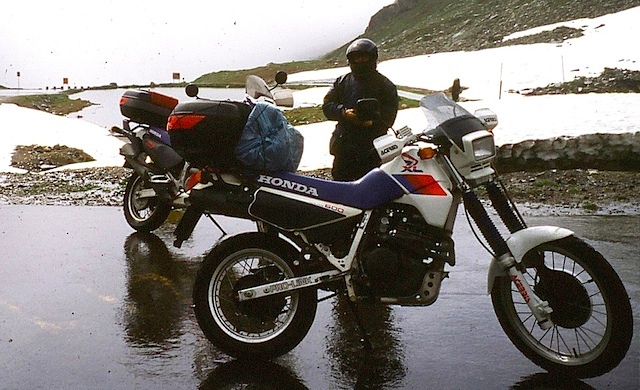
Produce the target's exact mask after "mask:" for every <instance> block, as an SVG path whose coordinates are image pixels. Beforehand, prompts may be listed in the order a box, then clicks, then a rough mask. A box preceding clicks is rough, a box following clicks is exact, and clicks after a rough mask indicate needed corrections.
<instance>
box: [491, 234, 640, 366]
mask: <svg viewBox="0 0 640 390" xmlns="http://www.w3.org/2000/svg"><path fill="white" fill-rule="evenodd" d="M523 264H525V266H526V272H525V273H524V274H525V278H526V279H527V280H528V282H529V283H530V284H531V286H532V287H533V289H534V291H535V292H536V294H537V295H538V296H540V298H542V299H543V300H546V301H548V302H549V305H550V306H551V308H552V309H553V313H552V314H551V319H552V321H553V323H554V325H553V327H552V328H550V329H548V330H542V329H540V327H539V326H538V324H537V323H536V320H535V318H534V317H533V315H532V314H531V311H530V310H529V307H528V306H527V304H526V303H525V302H524V300H523V299H522V296H521V295H520V293H518V291H517V289H516V287H515V286H514V285H513V284H512V283H511V281H510V279H509V278H508V277H500V278H498V279H497V280H496V282H495V284H494V287H493V291H492V292H491V299H492V302H493V306H494V310H495V313H496V316H497V317H498V320H499V321H500V325H501V326H502V328H503V329H504V331H505V333H506V334H507V336H508V337H509V339H510V340H511V341H512V342H513V344H515V346H516V347H517V348H518V349H519V350H520V351H521V352H522V353H523V354H524V355H525V356H526V357H527V358H529V359H530V360H531V361H532V362H534V363H535V364H537V365H538V366H540V367H542V368H544V369H546V370H547V371H549V372H553V373H558V374H562V375H567V376H571V377H575V378H590V377H595V376H599V375H602V374H604V373H606V372H609V371H611V370H612V369H613V368H615V367H616V366H617V365H618V364H619V363H620V361H621V360H622V359H623V358H624V356H625V355H626V353H627V350H628V349H629V345H630V343H631V339H632V335H633V316H632V313H631V304H630V302H629V297H628V295H627V292H626V290H625V288H624V285H623V284H622V281H621V280H620V278H619V277H618V275H617V274H616V272H615V271H614V270H613V268H612V267H611V265H610V264H609V263H608V262H607V261H606V260H605V259H604V257H603V256H602V255H601V254H600V253H598V252H597V251H596V250H595V249H593V247H591V246H590V245H589V244H587V243H585V242H584V241H582V240H580V239H578V238H576V237H573V236H571V237H567V238H563V239H561V240H558V241H553V242H550V243H545V244H542V245H540V246H538V247H536V248H534V249H532V250H531V251H529V252H528V253H527V254H526V255H525V257H524V260H523Z"/></svg>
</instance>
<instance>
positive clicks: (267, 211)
mask: <svg viewBox="0 0 640 390" xmlns="http://www.w3.org/2000/svg"><path fill="white" fill-rule="evenodd" d="M255 181H256V183H257V184H259V185H260V187H259V189H258V190H257V191H256V192H255V194H254V200H253V202H252V203H251V205H250V206H249V214H250V215H251V216H253V217H255V218H257V219H259V220H262V221H265V222H268V223H270V224H273V225H275V226H277V227H279V228H281V229H283V230H287V231H293V230H304V229H310V228H314V227H318V226H322V225H326V224H330V223H334V222H338V221H340V220H342V219H346V218H350V217H354V216H357V215H359V214H360V213H362V211H363V210H369V209H374V208H376V207H379V206H381V205H384V204H386V203H389V202H391V201H393V200H395V199H398V198H400V197H401V196H402V195H404V194H405V192H406V191H405V189H404V188H403V187H401V186H400V185H399V184H398V183H397V182H396V181H395V180H394V179H392V178H391V177H390V176H389V175H388V174H386V173H385V172H383V171H382V170H380V169H377V168H376V169H373V170H372V171H371V172H369V173H368V174H366V175H365V176H364V177H363V178H361V179H359V180H357V181H353V182H338V181H331V180H324V179H318V178H313V177H310V176H304V175H298V174H295V173H274V174H261V175H258V176H256V178H255Z"/></svg>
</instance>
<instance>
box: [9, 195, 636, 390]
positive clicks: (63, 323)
mask: <svg viewBox="0 0 640 390" xmlns="http://www.w3.org/2000/svg"><path fill="white" fill-rule="evenodd" d="M528 221H529V223H530V225H542V224H550V225H559V226H565V227H568V228H571V229H572V230H574V231H576V233H578V234H579V235H580V236H582V237H586V238H587V240H588V241H589V242H590V243H591V244H592V245H594V246H595V247H596V249H598V250H600V251H601V252H602V253H603V254H604V255H605V257H607V258H608V259H609V260H610V262H611V263H612V264H613V266H614V268H615V269H616V270H617V271H618V272H619V274H620V275H621V278H622V279H623V281H624V283H625V285H626V287H627V291H628V293H629V295H630V296H631V299H632V306H633V310H634V325H635V329H636V335H635V336H634V341H633V344H632V346H631V349H630V351H629V353H628V354H627V357H626V358H625V359H624V360H623V361H622V363H621V364H620V365H619V366H618V367H617V368H616V369H614V370H613V371H612V372H610V373H608V374H606V375H604V376H601V377H598V378H593V379H588V380H583V381H581V382H573V383H570V384H567V385H565V387H562V385H560V384H557V383H555V382H553V381H552V379H550V378H549V377H548V376H547V375H546V374H545V373H544V371H543V370H542V369H540V368H538V367H537V366H535V365H534V364H533V363H530V362H529V361H528V360H527V359H526V358H525V357H524V356H523V355H521V354H520V353H519V352H518V351H517V350H516V348H515V347H513V346H512V345H511V344H510V342H509V341H508V339H507V337H506V336H505V335H504V334H503V333H502V330H501V329H500V326H499V325H498V322H497V320H496V318H495V315H494V314H493V310H492V308H491V302H490V298H489V296H487V295H486V294H485V289H486V270H487V265H488V262H489V257H488V255H486V254H485V253H484V252H483V251H482V249H481V248H480V246H479V245H478V244H477V243H476V242H475V240H474V239H473V236H472V235H471V234H470V231H469V228H468V226H467V223H466V221H463V220H460V221H459V222H458V226H457V228H456V234H455V238H456V239H457V241H456V246H457V247H456V249H457V261H458V264H457V265H456V266H455V267H453V268H450V269H449V270H450V271H451V274H450V278H449V279H447V280H445V281H444V282H443V287H442V292H441V295H440V298H439V300H438V301H437V302H436V303H435V304H433V305H432V306H430V307H426V308H399V307H393V308H390V309H389V308H381V307H376V306H374V307H362V308H361V310H362V312H363V315H364V316H365V318H367V325H366V326H367V329H368V331H369V333H370V337H371V341H372V343H373V346H374V348H373V350H372V351H365V350H363V349H362V347H361V344H360V342H359V336H358V333H357V332H356V331H355V326H354V324H353V322H352V321H351V320H350V318H349V317H348V316H347V315H346V314H345V308H344V307H343V305H341V304H340V303H339V302H338V301H336V300H334V299H330V300H327V301H325V302H323V303H321V304H319V306H318V313H317V317H316V320H315V323H314V325H313V327H312V328H311V331H310V333H309V334H308V335H307V337H306V338H305V339H304V340H303V342H302V343H301V344H300V345H299V346H298V347H297V348H296V349H294V350H293V351H292V352H291V353H289V354H287V355H285V356H283V357H281V358H279V359H277V360H275V361H274V362H273V363H262V364H258V363H252V364H245V363H239V362H236V361H233V360H231V359H229V358H228V357H226V356H225V355H223V354H222V353H220V352H219V351H217V350H216V349H215V347H212V346H211V345H210V344H209V343H208V342H207V340H206V339H205V338H204V336H203V335H202V333H201V331H200V329H199V328H198V325H197V324H196V322H195V318H194V316H193V313H192V310H191V307H190V305H191V287H192V286H191V284H192V281H193V278H194V275H195V272H196V270H197V268H198V265H199V263H200V261H201V260H202V258H203V256H204V255H205V254H206V252H207V251H208V249H209V248H210V247H211V246H212V245H213V243H214V242H215V241H216V240H217V239H218V238H219V237H220V232H219V231H218V230H217V229H216V228H215V226H214V225H213V224H211V223H210V222H208V221H206V220H203V221H201V222H200V225H198V227H197V229H196V232H195V236H194V238H193V239H191V240H190V241H188V242H186V243H185V245H184V246H183V248H182V249H176V248H173V247H172V246H171V242H172V235H171V233H172V232H171V225H165V227H163V228H161V229H160V230H159V231H157V232H156V235H140V234H136V233H133V231H132V230H131V229H130V228H129V226H128V225H127V224H126V222H125V221H124V217H123V215H122V210H121V208H115V207H65V206H49V207H45V206H0V249H1V253H2V255H1V256H2V257H1V259H2V260H1V263H0V264H1V266H2V268H1V271H0V389H194V388H225V389H228V388H247V387H250V385H251V384H252V383H253V384H255V383H260V384H262V387H250V388H287V389H291V388H301V389H304V388H309V389H349V388H407V389H508V388H547V389H554V388H585V389H589V388H596V389H603V388H610V389H637V388H639V387H640V380H639V373H638V371H639V364H640V345H639V344H640V343H639V340H638V336H637V329H638V326H639V325H640V317H639V314H640V281H639V273H638V271H639V268H640V267H639V266H638V260H639V259H638V257H639V249H638V248H640V229H639V227H640V217H639V216H615V217H549V218H543V217H536V218H528ZM222 226H223V228H224V229H225V230H227V233H233V232H235V231H238V230H244V229H249V228H251V225H247V224H246V223H239V222H237V221H233V220H228V219H225V220H222Z"/></svg>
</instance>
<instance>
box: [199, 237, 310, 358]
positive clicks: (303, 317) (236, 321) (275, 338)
mask: <svg viewBox="0 0 640 390" xmlns="http://www.w3.org/2000/svg"><path fill="white" fill-rule="evenodd" d="M297 255H298V253H297V251H296V250H295V249H294V248H293V247H291V246H290V245H289V244H287V243H285V242H284V241H281V240H279V239H277V238H274V237H271V236H269V235H266V234H264V233H245V234H241V235H238V236H235V237H232V238H230V239H227V240H225V241H224V242H222V243H221V244H220V245H218V246H216V247H215V248H214V249H213V250H212V251H211V253H209V254H208V255H207V257H206V258H205V260H204V261H203V263H202V265H201V267H200V270H199V271H198V275H197V277H196V281H195V285H194V288H193V301H194V304H195V314H196V318H197V320H198V324H199V325H200V328H201V329H202V331H203V332H204V334H205V335H206V336H207V338H208V339H209V341H211V342H212V343H213V344H214V345H216V346H217V347H218V348H220V349H221V350H222V351H224V352H226V353H228V354H229V355H231V356H234V357H237V358H258V359H271V358H275V357H278V356H280V355H283V354H285V353H287V352H289V351H290V350H292V349H293V348H294V347H295V346H296V345H298V343H300V341H302V339H303V338H304V336H305V335H306V334H307V332H308V331H309V328H310V327H311V324H312V323H313V320H314V318H315V313H316V307H317V297H316V290H315V289H313V288H307V289H302V290H295V291H291V292H288V293H282V294H278V295H271V296H268V297H263V298H259V299H254V300H249V301H239V299H238V291H239V290H241V289H245V288H249V287H255V286H259V285H261V284H265V283H271V282H275V281H279V280H285V279H288V278H292V277H294V276H297V275H296V273H297V272H296V271H295V268H296V267H295V266H293V261H294V260H295V259H296V258H297Z"/></svg>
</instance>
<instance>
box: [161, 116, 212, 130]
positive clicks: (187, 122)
mask: <svg viewBox="0 0 640 390" xmlns="http://www.w3.org/2000/svg"><path fill="white" fill-rule="evenodd" d="M204 118H205V116H204V115H196V114H183V115H171V116H170V117H169V121H168V122H167V130H169V131H171V130H186V129H190V128H192V127H194V126H195V125H197V124H198V123H200V121H201V120H203V119H204Z"/></svg>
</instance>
